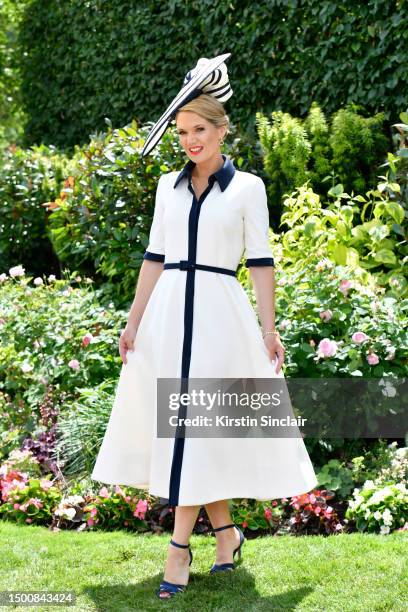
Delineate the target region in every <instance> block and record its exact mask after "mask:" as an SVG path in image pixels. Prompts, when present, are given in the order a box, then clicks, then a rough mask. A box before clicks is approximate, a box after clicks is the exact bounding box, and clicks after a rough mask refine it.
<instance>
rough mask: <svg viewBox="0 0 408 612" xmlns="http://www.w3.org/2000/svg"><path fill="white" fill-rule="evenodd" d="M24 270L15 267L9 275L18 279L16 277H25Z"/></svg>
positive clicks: (10, 270) (21, 267)
mask: <svg viewBox="0 0 408 612" xmlns="http://www.w3.org/2000/svg"><path fill="white" fill-rule="evenodd" d="M24 272H25V270H24V268H23V266H21V265H20V266H13V267H12V268H10V269H9V274H10V276H12V277H16V276H24Z"/></svg>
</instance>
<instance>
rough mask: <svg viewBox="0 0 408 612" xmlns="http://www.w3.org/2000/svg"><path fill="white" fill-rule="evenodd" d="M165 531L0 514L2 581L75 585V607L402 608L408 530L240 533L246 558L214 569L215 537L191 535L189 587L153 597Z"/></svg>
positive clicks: (16, 585)
mask: <svg viewBox="0 0 408 612" xmlns="http://www.w3.org/2000/svg"><path fill="white" fill-rule="evenodd" d="M169 539H170V534H166V535H163V536H155V535H152V534H131V533H128V532H126V531H116V532H105V533H104V532H83V533H77V532H76V531H60V532H51V531H48V530H47V529H46V528H43V527H36V526H28V525H27V526H25V525H17V524H14V523H10V522H7V521H0V546H1V572H0V591H10V590H23V591H24V590H30V591H34V590H36V591H48V590H53V591H58V590H63V591H67V590H73V591H75V593H76V604H75V606H72V607H71V608H67V609H71V610H81V611H82V610H84V611H85V610H98V611H104V612H107V611H110V610H112V611H115V612H119V611H121V612H122V611H130V610H134V611H137V612H139V611H150V610H151V611H156V610H160V609H172V610H188V611H191V610H194V609H197V610H199V611H200V612H202V611H203V612H206V611H208V610H214V611H217V612H218V611H221V610H239V611H240V610H245V612H247V611H255V610H265V611H270V610H297V611H298V610H307V611H315V610H316V611H318V612H321V611H323V610H324V611H326V610H327V611H329V612H338V611H340V610H341V611H342V612H348V611H352V612H355V611H360V610H361V611H362V612H363V611H364V612H367V611H370V612H374V611H377V610H384V611H387V612H388V611H390V610H391V611H393V610H395V611H398V612H401V611H403V610H408V603H407V598H406V597H407V595H406V594H407V592H408V582H407V548H408V546H407V542H408V536H407V534H406V533H395V534H391V535H387V536H380V535H371V534H349V535H345V534H339V535H335V536H329V537H323V536H301V537H293V536H286V535H285V536H279V537H263V538H257V539H253V540H247V541H246V542H245V543H244V545H243V548H242V551H243V553H242V554H243V563H242V564H241V565H239V566H238V568H237V569H236V570H235V571H234V572H228V573H221V574H215V575H212V576H210V575H209V573H208V570H209V568H210V566H211V564H212V562H213V560H214V558H215V557H214V550H215V541H214V538H213V537H206V536H197V535H193V536H192V537H191V545H192V551H193V555H194V559H193V563H192V565H191V568H190V582H189V585H188V588H187V590H186V591H185V593H183V594H181V595H178V596H176V597H175V598H174V599H172V600H169V601H159V599H158V598H157V597H156V595H155V591H156V589H157V588H158V585H159V583H160V580H161V578H162V576H163V569H164V562H165V557H166V551H167V545H168V542H169ZM5 609H7V608H5ZM8 609H17V610H19V609H21V610H24V611H25V612H28V611H29V610H35V611H36V612H38V611H39V610H47V611H49V610H50V607H46V606H37V607H32V606H24V607H18V608H17V607H15V608H8Z"/></svg>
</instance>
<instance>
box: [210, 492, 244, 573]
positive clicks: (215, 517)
mask: <svg viewBox="0 0 408 612" xmlns="http://www.w3.org/2000/svg"><path fill="white" fill-rule="evenodd" d="M204 507H205V510H206V512H207V514H208V518H209V519H210V522H211V525H212V526H213V529H216V528H217V527H223V526H224V525H231V524H232V523H233V522H234V521H233V520H232V518H231V513H230V510H229V507H228V500H227V499H221V500H219V501H216V502H211V503H210V504H206V505H205V506H204ZM215 536H216V539H217V558H216V560H215V563H217V564H221V563H232V562H233V558H232V553H233V551H234V549H235V548H237V546H239V542H240V539H239V533H238V530H237V529H234V528H233V527H230V528H229V529H222V530H221V531H216V532H215Z"/></svg>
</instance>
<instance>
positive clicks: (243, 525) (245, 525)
mask: <svg viewBox="0 0 408 612" xmlns="http://www.w3.org/2000/svg"><path fill="white" fill-rule="evenodd" d="M242 527H243V528H244V529H245V527H248V523H247V522H246V521H243V523H242Z"/></svg>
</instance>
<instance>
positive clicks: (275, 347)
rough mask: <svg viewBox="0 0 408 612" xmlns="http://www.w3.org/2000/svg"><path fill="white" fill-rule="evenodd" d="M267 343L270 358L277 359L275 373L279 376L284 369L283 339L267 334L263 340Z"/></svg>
mask: <svg viewBox="0 0 408 612" xmlns="http://www.w3.org/2000/svg"><path fill="white" fill-rule="evenodd" d="M263 340H264V342H265V346H266V348H267V349H268V352H269V357H270V358H271V360H272V359H275V357H277V358H278V359H277V362H276V368H275V372H276V373H277V374H279V371H280V369H281V367H282V364H283V361H284V358H285V347H284V346H283V344H282V342H281V339H280V338H279V336H276V335H275V334H267V335H266V336H265V338H264V339H263Z"/></svg>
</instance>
